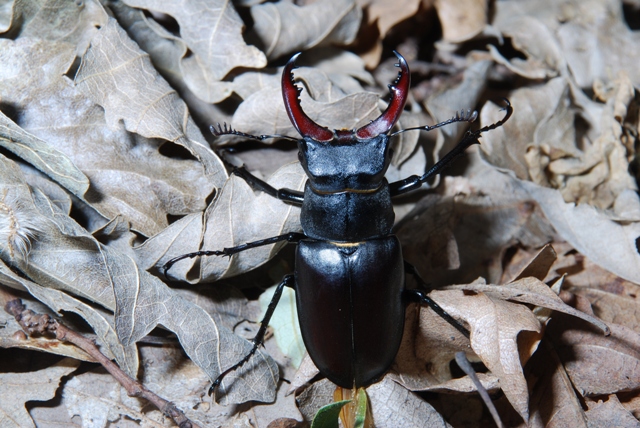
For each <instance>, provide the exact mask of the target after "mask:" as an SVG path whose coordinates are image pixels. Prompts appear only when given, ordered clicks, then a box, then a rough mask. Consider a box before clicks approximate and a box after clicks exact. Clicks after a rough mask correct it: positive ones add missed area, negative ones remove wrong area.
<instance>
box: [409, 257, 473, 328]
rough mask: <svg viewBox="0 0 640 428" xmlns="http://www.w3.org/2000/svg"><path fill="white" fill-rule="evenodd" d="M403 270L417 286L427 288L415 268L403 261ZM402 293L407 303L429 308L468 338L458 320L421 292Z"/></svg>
mask: <svg viewBox="0 0 640 428" xmlns="http://www.w3.org/2000/svg"><path fill="white" fill-rule="evenodd" d="M404 270H405V272H406V273H408V274H410V275H412V276H413V277H414V278H415V279H416V281H418V285H420V287H422V288H427V284H426V283H425V282H424V281H423V280H422V278H421V277H420V275H419V274H418V271H417V270H416V268H415V266H413V265H412V264H410V263H409V262H407V261H405V262H404ZM404 293H405V296H406V298H407V300H408V301H410V302H417V303H422V304H425V305H427V306H429V307H430V308H431V309H433V311H434V312H435V313H436V314H438V315H440V317H441V318H442V319H443V320H445V321H446V322H448V323H449V324H451V325H452V326H453V327H454V328H455V329H456V330H458V331H459V332H460V333H462V335H463V336H465V337H466V338H469V330H467V328H466V327H465V326H463V325H462V324H460V322H459V321H458V320H456V319H455V318H454V317H452V316H451V315H449V314H448V313H447V311H445V310H444V309H442V307H441V306H440V305H438V304H437V303H436V302H435V301H434V300H433V299H431V297H429V296H428V295H427V293H425V292H424V291H423V290H415V289H414V290H404Z"/></svg>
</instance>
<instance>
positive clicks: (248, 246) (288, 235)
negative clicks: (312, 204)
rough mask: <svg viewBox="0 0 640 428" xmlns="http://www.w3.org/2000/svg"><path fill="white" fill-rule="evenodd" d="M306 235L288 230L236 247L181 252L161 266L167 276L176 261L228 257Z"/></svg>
mask: <svg viewBox="0 0 640 428" xmlns="http://www.w3.org/2000/svg"><path fill="white" fill-rule="evenodd" d="M306 237H307V235H305V234H304V233H299V232H289V233H285V234H284V235H278V236H273V237H271V238H267V239H261V240H259V241H253V242H247V243H246V244H241V245H238V246H236V247H229V248H223V249H222V250H203V251H195V252H193V253H187V254H183V255H181V256H178V257H174V258H172V259H171V260H169V261H168V262H166V263H165V264H164V266H163V267H162V269H163V271H164V276H165V277H166V276H167V271H168V270H169V269H171V266H173V265H174V264H175V263H176V262H179V261H180V260H184V259H192V258H194V257H198V256H227V257H230V256H232V255H234V254H238V253H240V252H242V251H245V250H249V249H251V248H256V247H262V246H264V245H269V244H275V243H277V242H282V241H287V242H295V243H297V242H300V241H301V240H302V239H304V238H306Z"/></svg>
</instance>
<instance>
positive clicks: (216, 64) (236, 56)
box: [124, 0, 267, 103]
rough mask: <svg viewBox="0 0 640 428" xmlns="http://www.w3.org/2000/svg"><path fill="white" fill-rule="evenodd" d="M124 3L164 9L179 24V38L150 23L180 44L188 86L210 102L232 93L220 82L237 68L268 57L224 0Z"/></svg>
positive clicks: (259, 65) (255, 65) (135, 0)
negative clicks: (251, 41)
mask: <svg viewBox="0 0 640 428" xmlns="http://www.w3.org/2000/svg"><path fill="white" fill-rule="evenodd" d="M124 3H125V4H127V5H129V6H132V7H137V8H143V9H148V10H151V11H154V12H162V13H166V14H167V15H170V16H172V17H173V18H174V19H175V20H176V21H177V22H178V24H179V25H180V37H176V36H174V35H172V34H170V33H168V32H167V31H166V30H163V29H162V28H161V27H160V26H158V25H157V24H156V25H154V24H153V23H152V21H149V22H148V25H149V26H152V27H153V29H154V31H156V32H158V33H159V34H160V36H161V37H163V38H166V39H168V40H170V41H172V42H173V43H176V44H178V46H177V48H178V50H179V53H180V57H179V58H177V59H178V61H179V67H180V73H181V75H182V76H183V79H184V82H185V83H186V84H187V86H188V88H189V89H190V90H191V92H193V93H194V94H195V95H196V96H198V97H199V98H201V99H202V100H203V101H205V102H208V103H215V102H219V101H221V100H223V99H224V98H226V97H227V96H229V95H230V93H231V92H230V90H229V88H228V85H222V86H221V85H220V83H219V82H220V81H221V80H222V79H223V78H224V77H225V76H226V75H227V74H228V73H229V71H231V70H232V69H234V68H238V67H247V68H262V67H264V66H265V65H266V64H267V60H266V58H265V56H264V54H263V53H262V52H260V51H259V50H258V49H257V48H256V47H254V46H249V45H247V44H246V43H245V41H244V40H243V38H242V30H243V28H244V23H243V22H242V20H241V19H240V16H239V15H238V13H237V12H236V10H235V9H234V7H233V4H232V3H230V2H227V1H223V0H216V1H213V2H211V1H204V0H199V1H190V2H186V3H172V2H165V1H157V0H126V1H124Z"/></svg>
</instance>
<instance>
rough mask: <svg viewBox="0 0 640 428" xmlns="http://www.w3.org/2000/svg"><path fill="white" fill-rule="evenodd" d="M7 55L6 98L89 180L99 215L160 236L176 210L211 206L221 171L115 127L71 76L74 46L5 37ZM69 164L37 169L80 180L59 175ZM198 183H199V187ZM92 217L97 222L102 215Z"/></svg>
mask: <svg viewBox="0 0 640 428" xmlns="http://www.w3.org/2000/svg"><path fill="white" fill-rule="evenodd" d="M0 55H1V56H2V59H3V61H2V62H3V64H4V67H6V69H10V70H13V71H12V73H11V75H7V76H3V78H2V79H0V81H1V84H0V96H1V97H2V99H3V102H5V103H12V104H13V105H15V106H16V108H20V111H21V114H20V115H19V116H18V119H19V120H18V122H16V123H17V125H19V126H20V127H21V128H22V129H24V130H25V131H27V132H29V133H31V134H33V135H35V136H37V137H39V138H40V139H41V140H43V141H44V142H45V143H47V145H49V146H51V147H52V149H50V150H59V151H60V152H62V153H63V154H64V155H66V156H67V157H68V158H69V159H70V161H71V162H73V164H75V166H76V167H77V168H78V169H80V170H81V171H82V172H83V173H84V174H85V175H87V177H89V179H90V180H91V189H90V190H89V192H88V193H87V194H86V195H84V197H85V200H88V201H89V202H90V204H91V205H92V206H93V207H94V208H95V209H96V210H97V211H98V212H100V213H102V214H103V215H104V216H107V217H111V216H115V215H117V214H123V215H125V216H127V218H128V219H129V220H130V221H131V222H132V223H133V224H134V228H135V229H137V230H141V231H144V233H147V234H152V233H153V232H154V230H160V229H161V228H162V225H166V224H167V218H166V216H167V213H168V212H169V213H170V212H175V213H179V212H182V213H184V212H185V211H190V210H194V209H197V207H201V208H203V207H204V198H206V196H207V195H208V194H209V193H210V191H211V188H212V187H213V183H212V181H213V182H215V180H214V178H215V174H213V176H209V177H206V176H203V175H202V172H198V168H202V166H201V165H199V164H198V163H196V162H194V161H192V160H169V159H167V158H166V157H165V156H161V155H160V153H158V149H159V147H160V142H158V141H153V140H147V139H144V138H142V137H138V138H136V137H134V136H132V135H129V134H127V133H126V132H124V130H123V129H122V126H121V125H118V126H117V127H116V129H115V130H114V129H109V128H108V127H107V126H106V124H105V122H104V120H105V119H104V111H103V110H102V108H101V107H99V106H96V105H94V104H93V103H92V102H91V101H90V100H88V99H87V98H86V97H85V96H84V95H83V94H81V93H80V92H78V91H77V90H76V89H75V88H74V87H73V84H72V83H71V81H70V80H69V79H68V78H67V77H66V76H64V73H65V72H66V71H67V70H68V68H69V65H70V64H71V62H72V61H73V56H74V54H73V47H72V46H70V45H67V44H60V43H53V44H52V43H49V42H44V41H37V40H34V39H29V38H20V39H18V41H17V42H13V41H11V40H7V39H3V47H2V48H1V49H0ZM45 64H46V67H45V66H44V65H45ZM198 132H199V131H198ZM20 135H22V137H20V138H21V140H20V141H19V142H17V143H15V144H16V145H17V144H30V143H29V140H28V134H25V133H24V132H22V134H20ZM16 136H18V134H16ZM25 138H27V139H25ZM39 150H40V151H41V152H42V149H39ZM207 150H208V149H207ZM42 153H45V152H42ZM207 156H209V157H210V158H211V162H219V161H216V160H215V159H217V158H215V156H214V155H213V154H212V153H210V151H209V152H208V154H207ZM29 159H32V158H31V157H29V158H26V160H27V161H28V160H29ZM56 160H57V162H55V161H56ZM62 160H63V159H58V158H54V157H51V156H49V157H47V158H44V157H43V158H40V162H36V163H35V165H36V166H38V167H39V168H41V169H43V170H45V169H47V168H48V169H49V170H51V169H56V170H57V174H58V177H56V179H59V175H60V174H63V175H67V176H69V177H75V176H77V172H74V169H75V168H74V167H73V165H71V164H70V163H69V162H67V164H66V166H65V167H64V168H65V169H68V172H66V170H65V171H60V170H59V169H60V165H61V164H60V162H62ZM43 161H44V162H46V165H45V164H43ZM150 164H153V165H154V166H153V167H150V166H151V165H150ZM144 165H148V166H149V168H146V167H144ZM212 165H213V163H212ZM216 168H218V173H217V174H222V175H224V172H223V171H222V169H221V166H220V165H217V166H216ZM185 180H186V181H185ZM72 181H73V180H72ZM59 182H60V183H61V184H63V185H67V184H68V183H67V182H64V181H59ZM193 183H199V185H197V186H195V187H194V186H193ZM69 187H70V188H69V190H70V191H71V192H72V193H75V194H77V192H78V191H79V190H81V188H77V185H76V186H75V187H74V186H73V183H71V184H69ZM151 189H153V190H151ZM79 196H82V195H79ZM159 206H164V207H165V208H164V210H159V209H158V208H157V207H159ZM92 215H93V216H94V217H95V213H93V214H92Z"/></svg>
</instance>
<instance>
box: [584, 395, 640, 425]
mask: <svg viewBox="0 0 640 428" xmlns="http://www.w3.org/2000/svg"><path fill="white" fill-rule="evenodd" d="M586 403H587V406H588V407H589V409H588V410H587V411H586V412H585V413H586V415H587V422H588V426H589V427H602V426H610V427H619V428H635V427H637V426H638V419H636V418H635V417H634V416H633V414H632V413H631V412H629V411H628V410H627V409H625V408H624V407H623V406H622V404H621V403H620V400H618V397H617V396H616V395H613V394H612V395H610V396H609V398H608V399H607V401H604V402H603V401H602V400H598V401H597V402H595V401H591V400H586Z"/></svg>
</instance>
